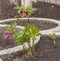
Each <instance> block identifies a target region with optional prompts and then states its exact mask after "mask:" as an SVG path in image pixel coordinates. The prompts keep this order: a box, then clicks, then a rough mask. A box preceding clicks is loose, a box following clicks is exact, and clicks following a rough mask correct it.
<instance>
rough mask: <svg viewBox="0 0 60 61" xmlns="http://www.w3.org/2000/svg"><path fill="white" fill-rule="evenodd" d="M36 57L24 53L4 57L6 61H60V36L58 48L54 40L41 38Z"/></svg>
mask: <svg viewBox="0 0 60 61" xmlns="http://www.w3.org/2000/svg"><path fill="white" fill-rule="evenodd" d="M35 48H36V51H35V55H33V56H29V57H28V56H27V55H26V54H24V53H23V52H16V53H15V54H10V55H4V56H1V58H2V59H3V60H4V61H60V58H59V57H60V36H56V47H54V44H53V40H52V39H50V38H49V37H48V36H41V39H40V41H39V42H38V43H37V44H36V46H35Z"/></svg>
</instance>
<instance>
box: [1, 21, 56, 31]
mask: <svg viewBox="0 0 60 61" xmlns="http://www.w3.org/2000/svg"><path fill="white" fill-rule="evenodd" d="M13 22H14V21H9V22H4V23H2V24H11V23H13ZM16 23H17V25H21V26H25V25H27V24H28V21H27V20H16ZM30 23H31V24H33V25H36V26H37V27H38V28H40V29H41V30H46V29H50V28H54V27H56V26H57V24H56V23H54V22H51V21H43V20H41V21H39V20H30Z"/></svg>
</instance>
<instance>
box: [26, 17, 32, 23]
mask: <svg viewBox="0 0 60 61" xmlns="http://www.w3.org/2000/svg"><path fill="white" fill-rule="evenodd" d="M27 23H28V24H31V23H30V20H29V16H28V22H27Z"/></svg>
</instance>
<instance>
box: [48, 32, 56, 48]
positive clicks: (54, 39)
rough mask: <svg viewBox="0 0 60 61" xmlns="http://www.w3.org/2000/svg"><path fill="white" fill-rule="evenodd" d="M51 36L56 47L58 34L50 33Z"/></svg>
mask: <svg viewBox="0 0 60 61" xmlns="http://www.w3.org/2000/svg"><path fill="white" fill-rule="evenodd" d="M49 37H50V38H51V39H53V44H54V47H56V35H55V33H52V34H49Z"/></svg>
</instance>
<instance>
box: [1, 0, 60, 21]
mask: <svg viewBox="0 0 60 61" xmlns="http://www.w3.org/2000/svg"><path fill="white" fill-rule="evenodd" d="M6 1H8V0H6ZM14 7H15V6H14V5H13V4H10V5H9V4H8V3H6V2H3V5H2V14H1V15H0V19H6V18H14V17H15V16H16V15H18V16H19V14H18V13H17V10H15V9H14ZM33 7H35V8H37V11H36V12H35V13H34V14H33V15H32V16H31V17H42V18H53V19H59V20H60V6H59V5H55V4H50V3H45V2H39V1H38V2H37V3H34V2H33ZM19 17H20V16H19Z"/></svg>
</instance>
